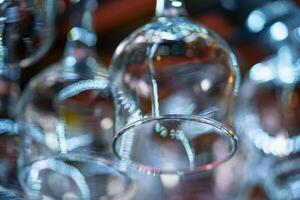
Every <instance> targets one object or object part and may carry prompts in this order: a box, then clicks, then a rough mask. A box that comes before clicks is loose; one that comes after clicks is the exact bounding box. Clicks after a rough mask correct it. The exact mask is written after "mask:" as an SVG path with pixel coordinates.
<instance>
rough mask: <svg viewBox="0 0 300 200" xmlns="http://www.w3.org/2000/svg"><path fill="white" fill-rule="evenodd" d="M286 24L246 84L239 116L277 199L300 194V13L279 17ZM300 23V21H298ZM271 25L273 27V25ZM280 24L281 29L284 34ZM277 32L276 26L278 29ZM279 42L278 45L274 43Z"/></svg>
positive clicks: (269, 189) (250, 148)
mask: <svg viewBox="0 0 300 200" xmlns="http://www.w3.org/2000/svg"><path fill="white" fill-rule="evenodd" d="M278 22H280V23H281V25H282V27H285V29H284V30H285V31H286V33H285V37H284V38H282V39H281V40H280V44H281V45H280V46H279V45H278V46H277V50H276V53H275V54H273V55H271V56H270V57H268V58H266V59H265V60H263V61H261V62H259V63H257V64H255V65H254V66H253V67H252V68H251V69H250V71H249V73H248V75H247V77H246V79H245V81H244V83H243V85H242V88H241V97H240V99H239V108H238V109H237V110H238V112H237V117H236V121H237V122H238V123H237V125H238V132H240V133H241V134H242V135H243V137H242V138H244V143H245V144H246V145H245V146H246V147H248V148H247V149H248V152H252V155H253V157H252V159H253V160H255V161H254V162H252V164H251V166H252V168H254V167H255V172H253V173H255V174H257V171H260V173H259V175H258V177H257V179H258V180H259V181H261V183H262V185H264V187H265V188H266V191H267V193H268V195H270V198H271V199H297V198H299V193H297V192H295V191H296V190H297V189H295V187H296V185H297V184H299V183H298V181H297V179H296V178H295V179H294V178H293V177H297V176H298V174H299V171H298V168H297V167H295V168H293V167H291V166H295V165H297V163H298V159H297V158H298V157H299V149H300V148H299V130H300V126H299V124H300V123H299V119H300V118H299V108H300V106H299V101H298V98H299V74H300V73H299V69H300V68H299V67H300V65H299V47H300V34H299V33H300V32H299V30H300V29H299V14H298V15H291V16H290V17H289V18H287V19H285V20H280V21H275V22H273V25H271V28H272V27H274V25H276V24H277V25H278ZM296 24H298V25H296ZM271 28H270V30H271ZM280 30H282V29H280V28H279V29H277V34H280ZM273 34H275V32H273ZM274 46H275V45H274Z"/></svg>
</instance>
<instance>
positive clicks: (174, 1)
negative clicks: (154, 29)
mask: <svg viewBox="0 0 300 200" xmlns="http://www.w3.org/2000/svg"><path fill="white" fill-rule="evenodd" d="M186 15H187V12H186V9H185V3H184V0H157V1H156V16H157V17H176V16H186Z"/></svg>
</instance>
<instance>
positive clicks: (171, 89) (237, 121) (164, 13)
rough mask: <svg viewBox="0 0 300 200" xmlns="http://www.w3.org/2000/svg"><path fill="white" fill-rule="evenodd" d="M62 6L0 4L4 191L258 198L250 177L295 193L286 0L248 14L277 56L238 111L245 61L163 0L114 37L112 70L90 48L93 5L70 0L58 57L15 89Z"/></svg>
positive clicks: (292, 35)
mask: <svg viewBox="0 0 300 200" xmlns="http://www.w3.org/2000/svg"><path fill="white" fill-rule="evenodd" d="M57 4H58V3H57V1H52V0H43V1H35V0H20V1H14V0H4V1H1V2H0V11H1V12H0V14H1V16H0V22H1V23H0V34H1V37H0V50H1V51H0V52H1V54H0V69H1V70H0V74H1V76H0V77H1V79H0V83H1V84H0V86H2V85H3V86H2V87H3V88H2V87H1V88H0V94H1V95H0V102H1V121H0V131H1V139H2V143H1V149H3V151H4V152H2V151H1V159H0V162H1V169H0V172H1V173H0V181H1V184H2V185H3V187H8V188H12V189H11V190H6V189H3V198H4V199H22V198H27V199H53V200H59V199H64V200H66V199H72V200H73V199H83V200H94V199H95V200H96V199H97V200H100V199H101V200H104V199H145V200H147V199H172V200H173V199H174V200H175V199H204V200H205V199H250V197H249V195H248V189H249V187H250V185H251V183H249V180H248V179H247V178H245V176H249V177H255V178H256V179H255V180H251V181H253V182H255V183H257V184H260V185H262V188H263V189H264V190H265V191H266V192H267V195H268V196H269V198H270V199H297V198H299V197H300V194H299V192H297V191H298V189H299V188H300V187H299V180H298V179H299V178H297V174H299V172H298V170H299V167H298V163H299V162H300V160H299V158H298V157H297V155H298V154H297V152H298V149H299V144H298V143H297V142H299V141H298V137H297V131H298V128H299V121H297V120H298V118H297V116H298V115H297V114H298V112H297V111H298V110H297V109H299V103H298V101H299V100H298V98H299V96H298V93H297V91H298V89H297V82H298V66H299V54H298V46H299V41H300V31H299V24H298V21H299V20H298V16H299V14H298V13H297V11H298V9H296V6H295V5H293V4H292V3H291V2H290V1H275V2H272V3H269V4H266V5H263V7H262V8H258V9H256V10H254V11H253V12H251V13H250V14H249V17H248V19H247V22H246V25H247V26H248V28H249V30H250V31H253V32H254V33H253V34H257V33H258V32H259V33H260V36H259V38H260V39H261V40H262V41H266V39H265V38H266V37H267V36H266V35H271V37H267V38H271V39H273V40H274V41H272V42H270V41H268V42H267V43H270V44H272V48H273V50H274V51H275V52H276V53H275V54H274V55H273V56H271V57H270V58H267V60H265V61H263V62H261V63H258V64H256V65H254V66H253V67H252V68H251V70H250V71H249V75H248V76H247V78H246V80H245V82H244V84H243V86H242V94H241V97H240V98H239V99H238V100H239V107H238V110H237V114H236V115H235V116H234V107H235V100H236V97H237V95H238V91H239V85H240V81H241V80H240V74H239V68H238V63H237V59H236V57H235V55H234V53H233V52H232V51H231V49H230V48H229V47H228V45H227V44H226V42H225V41H224V40H223V39H221V38H220V37H219V36H218V35H217V34H216V33H214V32H213V31H211V30H209V29H207V28H206V27H204V26H202V25H200V24H198V23H195V22H194V21H192V20H191V19H190V18H189V17H188V15H187V11H186V9H185V5H184V1H182V0H157V2H156V16H155V17H154V18H153V19H152V20H151V22H149V23H147V24H146V25H144V26H142V27H140V28H139V29H137V30H136V31H134V32H133V33H132V34H130V35H129V36H128V37H126V38H125V39H124V40H123V41H122V42H121V43H120V44H119V45H118V47H117V48H116V50H115V52H114V55H113V58H112V61H111V64H110V66H109V68H108V70H107V69H106V67H105V66H104V65H103V64H102V63H101V61H100V60H99V58H98V56H97V52H96V48H95V45H96V43H97V36H96V34H95V32H94V29H93V20H92V19H93V18H92V15H93V12H94V10H95V9H96V8H97V6H98V2H97V1H96V0H80V1H78V2H73V4H76V10H75V11H74V12H73V13H71V14H70V18H72V20H71V28H70V30H69V32H68V35H67V39H66V44H65V50H64V55H63V57H62V58H61V59H60V60H59V61H58V62H57V63H54V64H52V65H51V66H49V67H47V68H46V69H45V70H44V71H43V72H41V73H39V74H38V75H37V76H35V77H33V78H32V79H31V80H30V82H29V83H28V85H27V86H26V88H25V89H24V91H23V92H22V93H21V94H20V92H19V91H20V89H19V86H18V80H19V77H20V73H21V70H20V69H21V68H24V67H28V66H30V65H32V64H33V63H34V62H36V61H37V60H39V59H40V58H41V57H43V56H44V55H45V53H46V52H47V50H48V49H49V47H50V45H51V43H52V42H53V40H54V34H55V31H54V30H55V25H54V18H55V11H56V10H57V7H56V6H57ZM276 6H277V7H276ZM274 7H276V8H278V7H284V8H285V9H286V10H284V9H283V11H282V12H280V13H277V12H275V11H274V10H276V9H274ZM253 16H254V17H253ZM282 16H285V18H283V17H282ZM261 19H262V20H264V21H259V20H261ZM251 20H252V23H251ZM259 26H260V27H259ZM273 44H274V45H273ZM19 94H20V95H19ZM282 113H283V114H282ZM235 127H237V133H238V134H240V135H241V137H240V138H241V141H242V142H241V144H242V145H241V146H242V147H243V148H242V150H243V151H242V152H241V151H240V150H239V151H237V136H236V135H237V134H236V132H235ZM2 145H3V147H2ZM2 154H3V155H2ZM242 154H247V159H244V158H243V156H244V155H242ZM243 159H244V160H243ZM243 162H245V163H243ZM16 163H17V165H16ZM15 166H17V169H16V168H15ZM247 169H252V170H247ZM253 169H254V170H253ZM257 174H258V175H257ZM298 176H299V175H298ZM14 177H18V178H17V179H18V181H17V180H16V178H14ZM251 181H250V182H251ZM19 184H20V186H21V188H22V190H23V191H24V195H23V194H22V193H19V192H18V190H17V189H18V186H19ZM1 195H2V190H1V188H0V197H1ZM22 196H23V197H22Z"/></svg>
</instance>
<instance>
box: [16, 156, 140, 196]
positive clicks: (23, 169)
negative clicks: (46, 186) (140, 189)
mask: <svg viewBox="0 0 300 200" xmlns="http://www.w3.org/2000/svg"><path fill="white" fill-rule="evenodd" d="M60 158H62V159H68V160H70V161H79V162H85V161H86V160H88V162H91V163H93V164H95V165H103V166H104V167H107V168H108V169H110V170H113V172H109V173H107V174H108V175H115V177H117V178H118V179H120V180H121V181H122V180H123V181H122V185H124V190H122V191H121V192H120V193H117V194H112V195H104V197H105V198H109V199H119V198H125V199H126V198H130V197H132V196H134V195H135V191H136V183H135V181H134V179H132V178H131V177H130V176H129V175H127V174H126V173H125V172H123V171H121V170H120V169H119V168H118V167H117V165H115V163H114V161H111V160H108V159H106V158H99V157H94V156H90V155H83V154H79V153H70V154H68V153H67V154H56V155H51V156H41V157H39V158H37V159H35V160H33V161H31V162H30V163H28V164H25V165H23V166H20V167H19V168H18V171H19V173H18V180H19V183H20V185H21V188H22V189H23V191H24V192H25V194H26V195H28V193H27V191H30V190H31V189H30V188H28V186H27V184H26V181H24V180H25V176H26V174H27V173H28V171H29V170H28V169H27V168H28V167H30V166H32V165H33V164H34V163H36V162H39V161H43V160H47V159H48V160H49V159H60Z"/></svg>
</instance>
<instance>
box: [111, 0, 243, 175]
mask: <svg viewBox="0 0 300 200" xmlns="http://www.w3.org/2000/svg"><path fill="white" fill-rule="evenodd" d="M110 76H111V79H112V93H113V96H114V102H115V130H116V132H117V133H116V134H115V139H114V151H115V154H116V156H117V157H118V158H119V159H120V160H122V161H123V162H122V163H123V164H124V166H131V167H133V168H135V169H138V170H139V171H141V172H145V173H147V174H151V175H159V174H178V175H184V174H190V173H197V172H202V171H207V170H209V169H213V168H214V167H216V166H217V165H219V164H220V163H222V162H224V161H225V160H227V159H229V158H230V157H231V156H232V155H233V154H234V152H235V150H236V143H237V140H236V137H235V134H234V131H233V129H232V111H233V105H234V99H235V96H236V94H237V92H238V85H239V69H238V66H237V61H236V58H235V56H234V54H233V53H232V51H231V50H230V49H229V48H228V46H227V44H226V42H225V41H223V40H222V39H221V38H220V37H219V36H217V35H216V34H215V33H214V32H212V31H210V30H209V29H207V28H205V27H203V26H202V25H199V24H198V23H195V22H193V21H192V20H190V19H189V18H188V17H187V14H186V10H185V6H184V2H183V1H181V0H158V1H157V4H156V17H155V18H154V19H153V20H152V21H151V22H150V23H148V24H146V25H144V26H143V27H141V28H139V29H138V30H136V31H134V32H133V33H132V34H131V35H130V36H128V37H127V38H126V39H125V40H123V42H121V44H120V45H119V46H118V47H117V49H116V51H115V53H114V56H113V59H112V63H111V66H110ZM218 146H222V148H219V147H218ZM221 149H222V150H221Z"/></svg>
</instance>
